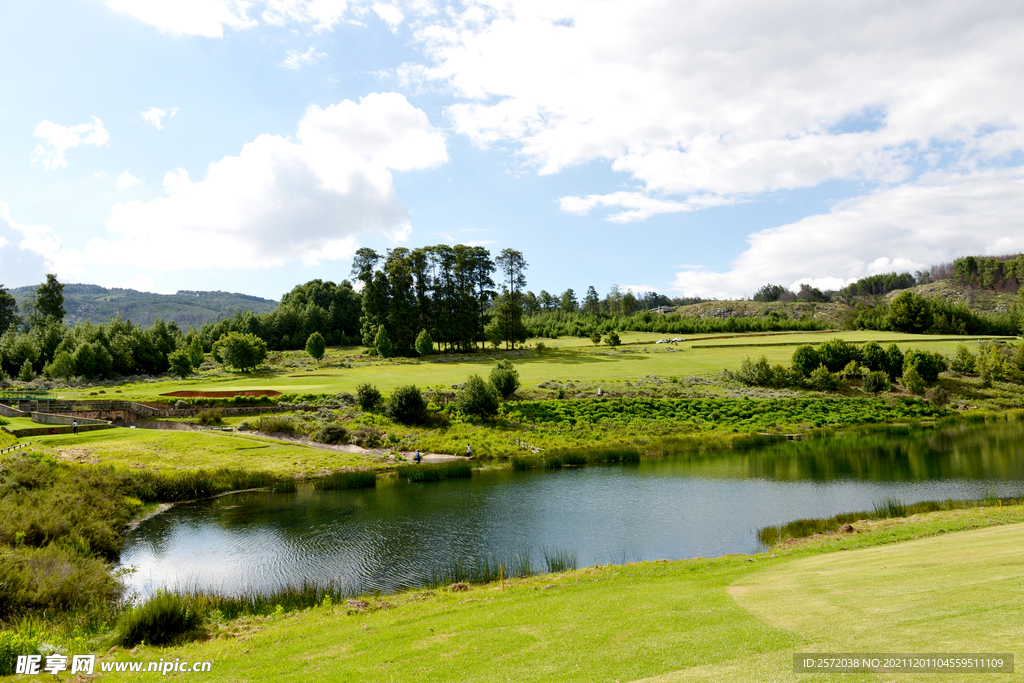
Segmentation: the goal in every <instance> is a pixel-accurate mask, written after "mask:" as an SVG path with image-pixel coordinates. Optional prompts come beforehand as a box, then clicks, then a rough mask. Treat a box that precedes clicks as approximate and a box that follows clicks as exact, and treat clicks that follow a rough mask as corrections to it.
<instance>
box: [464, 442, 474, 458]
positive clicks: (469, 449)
mask: <svg viewBox="0 0 1024 683" xmlns="http://www.w3.org/2000/svg"><path fill="white" fill-rule="evenodd" d="M466 457H467V458H472V457H473V449H472V448H470V447H469V444H468V443H467V444H466Z"/></svg>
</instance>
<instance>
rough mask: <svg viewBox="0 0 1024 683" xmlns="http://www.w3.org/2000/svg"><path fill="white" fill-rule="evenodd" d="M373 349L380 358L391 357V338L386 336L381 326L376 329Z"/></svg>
mask: <svg viewBox="0 0 1024 683" xmlns="http://www.w3.org/2000/svg"><path fill="white" fill-rule="evenodd" d="M373 347H374V349H376V351H377V355H378V356H380V357H381V358H390V357H391V353H392V349H391V337H389V336H388V331H387V330H386V329H384V326H383V325H381V326H380V327H379V328H377V336H376V337H375V338H374V340H373Z"/></svg>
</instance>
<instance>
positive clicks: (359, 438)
mask: <svg viewBox="0 0 1024 683" xmlns="http://www.w3.org/2000/svg"><path fill="white" fill-rule="evenodd" d="M352 441H353V442H355V444H356V445H357V446H360V447H362V448H379V447H380V445H381V444H382V443H383V442H384V439H383V436H382V435H381V433H380V430H379V429H377V428H376V427H371V426H370V425H363V426H361V427H359V429H357V430H356V431H354V432H352Z"/></svg>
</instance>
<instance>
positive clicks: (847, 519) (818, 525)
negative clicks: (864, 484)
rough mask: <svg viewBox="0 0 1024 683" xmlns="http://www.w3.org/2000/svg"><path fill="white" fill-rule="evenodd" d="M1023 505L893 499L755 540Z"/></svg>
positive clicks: (989, 499) (769, 541)
mask: <svg viewBox="0 0 1024 683" xmlns="http://www.w3.org/2000/svg"><path fill="white" fill-rule="evenodd" d="M1021 504H1024V492H1022V493H1018V495H1017V496H1016V497H1015V498H999V497H996V496H995V495H993V494H991V493H989V492H986V495H985V498H983V499H982V500H953V499H949V500H943V501H935V500H926V501H922V502H920V503H911V504H909V505H907V504H904V503H901V502H900V501H899V500H896V499H894V498H886V499H884V500H882V501H881V502H878V503H875V506H874V510H870V511H867V510H865V511H863V512H847V513H844V514H841V515H835V516H834V517H827V518H819V519H797V520H794V521H792V522H789V523H788V524H781V525H779V526H766V527H763V528H762V529H759V530H758V532H757V538H758V540H759V541H760V542H761V543H763V544H764V545H765V546H767V547H769V548H770V547H772V546H774V545H777V544H778V543H781V542H782V541H785V540H786V539H790V538H807V537H809V536H814V535H815V534H834V533H836V532H837V531H839V530H840V529H841V528H842V527H843V525H845V524H853V523H854V522H858V521H861V520H877V519H898V518H903V517H909V516H911V515H919V514H923V513H926V512H938V511H941V510H962V509H966V508H979V507H998V506H1001V505H1021Z"/></svg>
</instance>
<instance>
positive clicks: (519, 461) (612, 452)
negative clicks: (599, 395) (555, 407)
mask: <svg viewBox="0 0 1024 683" xmlns="http://www.w3.org/2000/svg"><path fill="white" fill-rule="evenodd" d="M510 461H511V463H512V469H513V470H533V469H548V470H556V469H560V468H562V467H579V466H582V465H597V464H604V463H612V462H621V463H636V462H640V450H639V449H637V448H634V447H632V446H619V445H616V446H606V447H603V448H601V447H597V448H589V449H587V450H564V451H554V452H552V453H548V454H546V455H541V456H520V455H516V456H512V458H510Z"/></svg>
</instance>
